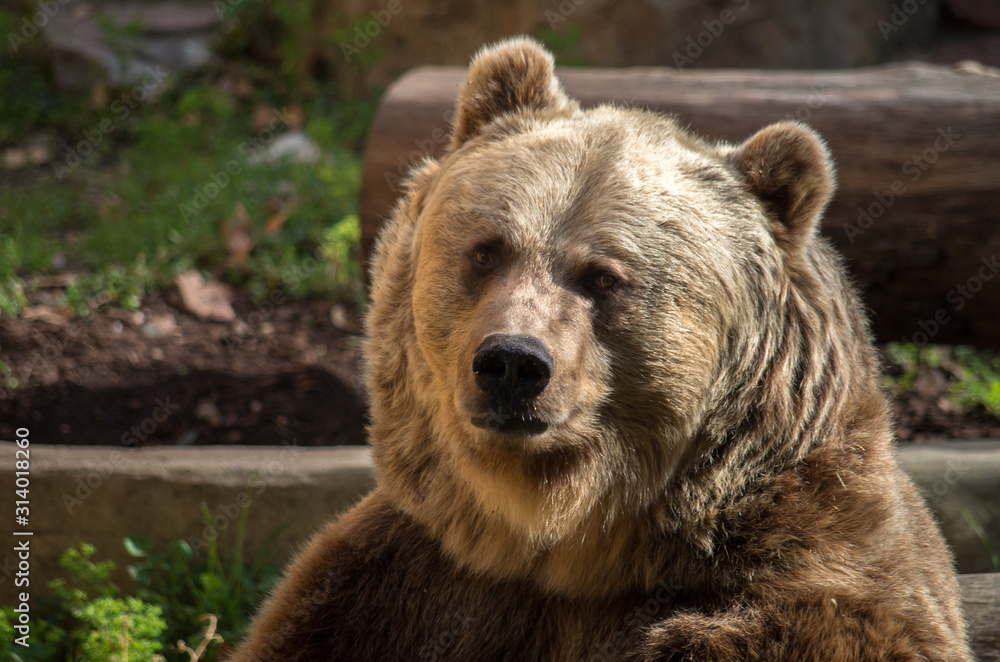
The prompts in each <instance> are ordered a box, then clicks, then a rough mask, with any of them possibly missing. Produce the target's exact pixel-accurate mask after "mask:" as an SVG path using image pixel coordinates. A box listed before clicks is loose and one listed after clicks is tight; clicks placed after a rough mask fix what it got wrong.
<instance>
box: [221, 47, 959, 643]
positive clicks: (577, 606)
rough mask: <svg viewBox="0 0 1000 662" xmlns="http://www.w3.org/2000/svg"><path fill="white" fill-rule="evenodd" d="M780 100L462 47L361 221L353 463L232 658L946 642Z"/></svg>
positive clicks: (932, 575) (826, 186) (874, 386)
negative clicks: (426, 148)
mask: <svg viewBox="0 0 1000 662" xmlns="http://www.w3.org/2000/svg"><path fill="white" fill-rule="evenodd" d="M833 188H834V176H833V171H832V165H831V160H830V156H829V154H828V152H827V150H826V148H825V146H824V144H823V142H822V141H821V140H820V138H819V137H818V136H817V135H816V134H815V133H814V132H813V131H812V130H811V129H809V128H807V127H805V126H803V125H802V124H798V123H795V122H780V123H777V124H774V125H771V126H769V127H766V128H764V129H763V130H761V131H760V132H759V133H757V134H756V135H754V136H752V137H750V138H749V139H748V140H747V141H746V142H744V143H743V144H741V145H735V146H734V145H729V144H724V143H723V144H715V143H710V142H706V141H704V140H702V139H699V138H697V137H695V136H693V135H691V134H690V133H689V132H687V131H686V130H685V129H684V128H682V127H681V126H680V124H679V123H678V122H677V121H676V120H674V119H672V118H669V117H664V116H661V115H657V114H654V113H651V112H647V111H643V110H636V109H627V108H621V107H616V106H610V105H606V106H600V107H597V108H593V109H590V110H581V109H580V107H579V106H578V104H577V103H576V102H574V101H572V100H570V99H568V98H567V97H566V95H565V94H564V93H563V91H562V88H561V86H560V84H559V82H558V80H557V78H556V77H555V75H554V73H553V62H552V58H551V56H550V55H549V54H548V53H546V52H545V51H544V50H543V49H542V48H541V47H539V46H538V45H537V44H536V43H534V42H532V41H530V40H527V39H514V40H510V41H506V42H503V43H501V44H499V45H497V46H494V47H491V48H487V49H485V50H484V51H482V52H481V53H480V54H479V55H477V57H476V58H475V59H474V61H473V62H472V65H471V68H470V71H469V76H468V80H467V82H466V83H465V85H464V87H463V88H462V90H461V92H460V94H459V97H458V106H457V115H456V120H455V123H454V128H453V134H452V138H451V143H450V146H449V149H448V152H447V154H446V155H445V156H444V157H443V158H441V159H440V160H437V161H435V160H427V161H425V162H424V163H423V164H422V165H420V166H419V167H418V168H417V169H416V170H415V172H413V173H412V174H411V175H410V178H409V182H408V187H407V190H406V193H405V194H404V196H403V198H402V200H401V201H400V202H399V204H398V205H397V207H396V209H395V212H394V214H393V217H392V220H391V221H390V222H389V223H388V225H387V227H386V228H385V229H384V231H383V232H382V234H381V237H380V240H379V243H378V247H377V256H376V258H375V262H374V272H373V286H372V295H371V299H372V300H371V309H370V311H369V315H368V317H367V327H366V333H367V341H366V355H367V368H366V369H367V379H368V387H369V389H370V395H371V399H372V403H371V417H372V425H371V429H370V435H371V443H372V446H373V449H374V460H375V466H376V471H377V478H378V488H377V489H376V490H375V491H374V492H373V493H372V494H371V495H369V496H368V497H367V498H366V499H365V500H364V501H362V502H361V503H360V504H359V505H358V506H356V507H355V508H354V509H353V510H352V511H350V512H349V513H347V514H346V515H344V516H343V517H341V518H340V519H339V520H338V521H336V522H334V523H332V524H330V525H329V526H328V527H327V528H326V529H325V530H324V531H322V532H321V533H320V534H319V535H318V536H317V537H316V538H315V539H314V540H313V541H312V543H311V544H310V545H309V546H308V548H307V549H305V551H304V552H303V553H302V554H301V555H300V556H299V558H298V559H297V560H296V561H295V562H294V563H293V564H292V565H291V567H290V568H289V569H288V571H287V574H286V576H285V578H284V580H283V581H282V583H281V584H280V585H279V586H278V587H277V589H276V590H275V592H274V594H273V595H272V596H271V597H270V599H269V600H268V601H267V603H266V604H265V605H264V607H263V608H262V610H261V612H260V614H259V615H258V616H257V618H256V620H255V622H254V624H253V626H252V628H251V631H250V634H249V637H248V639H247V640H246V641H245V642H244V643H243V645H242V646H241V647H240V648H239V649H238V652H237V653H236V655H235V658H234V659H236V660H242V661H264V660H317V661H318V660H373V661H374V660H378V661H384V660H418V659H431V660H470V661H494V660H495V661H500V660H571V661H576V660H622V659H635V660H692V661H693V660H698V661H700V662H709V661H713V662H714V661H723V660H725V661H730V662H737V661H739V662H746V661H749V660H760V661H767V662H808V661H816V662H819V661H823V662H849V661H864V660H871V661H875V660H892V661H894V662H906V661H913V662H916V661H917V660H920V661H955V662H958V661H967V660H971V655H970V652H969V649H968V647H967V644H966V637H965V632H964V625H963V621H962V615H961V608H960V603H959V597H958V588H957V584H956V580H955V576H954V572H953V569H952V564H951V559H950V556H949V552H948V550H947V549H946V547H945V545H944V543H943V541H942V538H941V536H940V534H939V532H938V530H937V528H936V526H935V524H934V522H933V521H932V520H931V518H930V516H929V515H928V511H927V510H926V508H925V506H924V504H923V503H922V501H921V499H920V497H919V496H918V493H917V492H916V490H915V489H914V487H913V485H912V484H911V483H910V481H909V480H908V479H907V477H906V476H905V475H904V474H903V473H902V472H901V471H900V469H899V467H898V466H897V464H896V462H895V460H894V458H893V452H892V443H893V438H892V431H891V425H890V416H889V413H888V410H887V405H886V401H885V398H884V397H883V395H882V394H881V392H880V390H879V369H878V362H877V359H876V355H875V352H874V351H873V348H872V339H871V336H870V334H869V331H868V328H867V323H866V320H865V318H864V316H863V314H862V310H861V306H860V304H859V302H858V299H857V296H856V295H855V293H854V291H853V289H852V287H851V285H850V284H849V282H848V279H847V277H846V276H845V272H844V269H843V266H842V264H841V262H840V260H839V259H838V258H837V256H836V255H835V254H834V252H833V250H831V248H830V246H829V245H828V244H827V242H826V241H825V240H823V239H822V238H821V237H820V236H819V233H818V227H819V222H820V218H821V215H822V213H823V210H824V208H825V206H826V204H827V202H828V200H829V199H830V196H831V193H832V191H833Z"/></svg>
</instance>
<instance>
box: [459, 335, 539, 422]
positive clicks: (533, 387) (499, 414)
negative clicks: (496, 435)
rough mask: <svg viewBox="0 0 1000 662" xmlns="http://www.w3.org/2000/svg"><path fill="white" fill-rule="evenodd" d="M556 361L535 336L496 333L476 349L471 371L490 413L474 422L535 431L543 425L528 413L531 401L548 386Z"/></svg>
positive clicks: (531, 407)
mask: <svg viewBox="0 0 1000 662" xmlns="http://www.w3.org/2000/svg"><path fill="white" fill-rule="evenodd" d="M554 369H555V362H554V361H553V360H552V354H551V353H550V352H549V350H548V348H547V347H546V346H545V343H543V342H542V341H541V340H539V339H538V338H535V337H533V336H527V335H513V334H507V333H495V334H493V335H490V336H488V337H487V338H486V339H485V340H483V342H482V343H481V344H480V345H479V347H478V348H477V349H476V353H475V355H474V356H473V358H472V372H473V375H474V376H475V382H476V386H478V387H479V390H481V391H482V392H483V393H484V394H485V395H486V398H487V402H488V406H489V410H490V415H489V416H485V417H481V418H478V419H477V420H474V421H473V423H474V424H476V425H479V426H480V427H486V428H489V429H493V430H498V431H503V432H507V431H511V432H513V431H520V432H528V433H538V432H542V431H544V429H545V427H547V426H546V424H545V423H544V422H543V421H541V420H539V419H537V418H535V417H532V416H529V415H528V412H529V411H530V410H532V409H533V408H534V407H533V406H532V404H531V401H532V400H533V399H534V398H536V397H538V396H539V395H541V393H542V392H543V391H544V390H545V387H546V386H548V383H549V379H551V377H552V373H553V370H554Z"/></svg>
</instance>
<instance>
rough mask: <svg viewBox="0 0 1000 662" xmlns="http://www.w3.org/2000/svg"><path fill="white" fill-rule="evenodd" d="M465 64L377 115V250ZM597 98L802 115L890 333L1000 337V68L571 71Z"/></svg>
mask: <svg viewBox="0 0 1000 662" xmlns="http://www.w3.org/2000/svg"><path fill="white" fill-rule="evenodd" d="M464 76H465V70H464V69H461V68H454V67H423V68H420V69H416V70H414V71H412V72H410V73H408V74H406V75H405V76H403V77H402V78H400V79H399V80H398V81H397V82H396V83H394V84H393V85H392V86H391V87H390V88H389V89H388V91H387V92H386V95H385V97H384V98H383V100H382V103H381V106H380V108H379V110H378V113H377V115H376V117H375V121H374V123H373V125H372V129H371V134H370V136H369V139H368V145H367V148H366V151H365V163H364V171H363V174H362V186H361V203H360V217H361V225H362V243H363V247H362V248H363V253H364V254H365V255H366V256H367V254H368V251H369V250H370V247H371V243H372V241H373V240H374V237H375V236H376V234H377V232H378V229H379V227H380V226H381V224H382V222H383V221H384V219H385V218H386V217H387V216H388V215H389V213H390V211H391V209H392V205H393V203H394V201H395V198H396V196H397V195H398V193H399V183H400V181H401V180H402V178H403V177H404V176H405V174H406V172H407V170H408V168H409V167H410V166H411V165H412V164H413V163H415V162H416V161H418V160H419V159H421V158H423V157H424V156H425V155H428V154H430V155H440V154H441V152H442V151H443V149H444V147H445V145H446V144H447V140H448V133H449V126H450V119H451V114H452V108H453V105H454V101H455V97H456V95H457V93H458V88H459V86H460V84H461V82H462V80H463V79H464ZM559 76H560V78H561V79H562V81H563V84H564V86H565V88H566V91H567V93H568V94H569V95H570V96H572V97H574V98H577V99H579V100H580V101H581V103H582V104H583V105H584V106H585V107H586V106H593V105H596V104H599V103H604V102H609V101H613V102H615V103H619V104H624V105H630V106H640V107H646V108H650V109H653V110H657V111H660V112H669V113H674V114H676V115H678V116H679V117H680V118H681V119H682V120H683V121H684V122H685V123H687V124H689V125H690V126H691V128H692V129H694V130H695V131H696V132H698V133H699V134H701V135H704V136H707V137H710V138H715V139H724V140H729V141H732V142H736V141H740V140H743V139H744V138H746V137H748V136H750V135H751V134H753V133H754V132H755V131H756V130H757V129H759V128H760V127H762V126H763V125H765V124H768V123H770V122H774V121H777V120H781V119H789V118H791V119H800V120H802V121H805V122H807V123H809V124H811V125H812V126H814V127H815V128H816V129H817V130H818V131H819V132H820V133H821V134H822V135H823V136H824V137H825V138H826V140H827V142H828V144H829V146H830V150H831V152H832V153H833V156H834V159H835V160H836V163H837V170H838V181H839V188H838V192H837V195H836V197H835V199H834V201H833V203H832V204H831V206H830V209H829V211H828V213H827V215H826V220H825V224H824V232H825V234H826V235H827V236H828V237H829V238H830V239H831V240H832V241H833V242H834V243H835V244H836V245H837V247H838V249H839V250H840V251H841V252H842V253H843V254H844V256H845V257H846V258H847V260H848V264H849V267H850V269H851V271H852V273H853V274H854V276H855V278H856V280H857V282H858V284H859V285H860V287H861V288H862V290H863V295H864V300H865V302H866V304H867V305H868V307H869V308H870V309H871V316H872V318H873V325H874V330H875V332H876V335H877V336H878V337H879V339H880V340H881V341H885V342H887V341H893V340H907V341H914V342H918V343H924V342H936V343H968V344H978V345H983V346H994V347H1000V314H997V312H998V311H1000V278H996V276H997V272H998V271H1000V263H998V258H1000V72H997V71H996V70H993V69H988V68H985V67H981V66H978V65H975V66H973V65H967V66H964V67H958V68H955V67H945V66H940V65H928V64H918V63H907V64H895V65H890V66H883V67H876V68H868V69H855V70H844V71H753V70H745V71H743V70H701V71H685V72H678V71H674V70H666V69H617V70H615V69H561V70H560V71H559Z"/></svg>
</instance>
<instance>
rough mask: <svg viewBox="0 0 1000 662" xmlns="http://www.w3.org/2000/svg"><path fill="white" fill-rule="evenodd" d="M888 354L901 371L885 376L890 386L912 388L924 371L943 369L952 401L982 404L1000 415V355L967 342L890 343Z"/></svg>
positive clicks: (893, 388) (973, 404)
mask: <svg viewBox="0 0 1000 662" xmlns="http://www.w3.org/2000/svg"><path fill="white" fill-rule="evenodd" d="M886 354H887V356H888V358H889V361H890V362H891V363H892V365H893V366H895V368H896V372H898V373H899V374H897V375H896V376H892V377H886V387H887V388H888V389H889V390H896V391H899V390H903V391H906V390H910V389H912V388H913V385H914V381H915V380H916V378H917V375H918V374H919V373H920V372H921V371H926V370H937V369H941V371H942V373H943V374H944V375H945V376H946V378H947V379H948V381H949V382H950V393H949V398H950V399H951V400H952V401H953V402H955V403H957V404H960V405H964V406H981V407H983V408H984V409H985V410H986V411H987V412H989V413H990V414H992V415H993V416H996V417H998V418H1000V356H997V355H994V354H992V353H990V352H986V351H984V350H981V349H977V348H975V347H969V346H964V345H958V346H954V347H952V346H944V345H924V346H922V345H916V344H914V343H889V345H887V347H886Z"/></svg>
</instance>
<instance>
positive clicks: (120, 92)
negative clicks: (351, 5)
mask: <svg viewBox="0 0 1000 662" xmlns="http://www.w3.org/2000/svg"><path fill="white" fill-rule="evenodd" d="M265 10H266V6H264V5H262V4H261V3H256V2H253V1H252V0H248V5H247V9H246V11H245V12H243V14H242V15H241V16H240V17H237V18H234V19H232V23H233V25H234V26H236V27H235V28H232V29H229V30H227V31H226V39H225V40H223V41H222V42H221V43H220V46H219V48H220V50H221V51H225V52H226V53H227V55H226V56H225V57H226V58H228V59H223V60H222V61H221V62H217V63H216V64H215V65H213V66H212V67H207V68H206V69H204V70H202V71H198V72H194V73H188V74H183V75H175V76H168V77H167V78H166V80H165V81H164V84H163V86H162V87H160V88H158V92H157V95H156V98H155V100H153V101H149V102H146V103H142V104H138V105H136V104H134V102H133V105H134V107H133V108H130V107H129V105H128V103H126V102H128V101H129V100H130V99H129V97H128V94H129V90H128V89H106V90H103V91H102V93H101V94H96V92H95V91H91V93H88V94H82V95H74V94H71V93H66V92H61V91H57V90H56V89H55V88H54V86H53V85H52V84H51V82H49V81H48V80H47V78H46V76H47V75H48V74H47V67H46V66H45V65H46V62H47V58H48V57H50V56H51V54H50V53H47V52H45V50H44V39H41V38H38V39H35V40H32V41H31V42H30V44H29V46H30V48H25V49H23V50H22V52H20V53H18V54H17V55H13V54H11V53H9V52H6V51H5V52H4V53H3V54H0V83H3V84H4V88H5V89H18V90H23V92H24V93H23V94H21V93H19V94H17V95H0V96H3V99H2V100H0V115H2V116H3V118H4V121H3V123H2V127H0V149H15V150H27V149H28V148H29V147H30V146H31V145H33V144H37V143H38V142H39V141H40V142H41V143H42V144H43V145H46V146H47V147H48V148H49V150H50V152H51V153H52V156H53V159H52V161H51V162H50V163H46V164H43V165H38V166H29V167H26V168H24V169H22V170H20V171H18V172H16V173H14V175H13V176H10V177H4V181H3V183H0V314H4V315H7V316H12V315H15V314H17V312H18V311H19V310H20V308H21V307H23V306H24V305H25V303H26V302H27V301H28V300H29V299H30V298H31V294H32V283H33V279H32V276H37V275H44V274H54V273H61V272H70V273H73V274H82V275H83V277H81V278H80V279H79V280H78V281H77V285H75V286H74V287H72V288H68V289H67V290H66V291H65V292H63V293H62V295H61V296H62V299H61V300H60V302H59V303H62V304H64V305H65V306H66V307H67V308H69V309H71V310H73V311H75V312H76V314H78V315H87V314H90V313H92V312H93V311H94V309H95V306H96V307H97V308H99V307H100V306H103V305H116V306H123V307H135V306H136V305H138V303H139V301H140V300H141V296H142V294H143V293H144V292H145V291H147V290H148V289H149V288H156V287H160V286H162V285H164V284H166V283H169V282H171V281H172V280H173V278H174V277H175V275H176V274H177V273H179V272H181V271H185V270H188V269H192V268H197V269H201V270H203V271H206V272H211V273H212V275H214V276H216V277H219V278H223V279H224V280H227V281H229V282H231V283H233V284H236V285H238V286H242V287H244V288H245V289H246V290H248V291H249V292H250V294H251V296H253V297H255V298H265V297H267V296H268V295H269V294H270V293H272V292H274V290H275V289H276V288H281V289H282V290H283V291H284V292H285V293H286V294H288V295H290V296H292V297H308V296H324V297H328V298H331V299H342V300H343V299H346V300H352V301H355V302H360V300H361V297H362V293H363V287H362V285H361V273H360V269H359V267H358V265H357V260H356V258H357V253H358V248H357V243H358V240H357V237H358V234H359V233H358V230H357V228H356V225H357V214H356V211H357V210H356V201H357V193H358V187H359V177H360V155H359V153H358V146H359V145H360V144H361V142H362V139H363V135H364V132H365V131H366V130H367V125H368V122H369V119H370V117H371V114H372V111H373V108H374V103H373V101H372V98H373V97H372V96H371V95H368V96H359V95H358V94H357V93H356V91H355V90H351V91H350V94H346V93H344V92H343V90H342V89H341V87H343V86H342V85H340V83H339V82H337V81H327V82H326V83H325V84H318V83H316V82H315V81H311V83H310V85H309V86H304V85H299V84H297V83H295V80H294V79H295V76H301V74H300V73H299V72H297V71H294V67H293V66H292V65H291V64H288V63H283V64H281V66H279V67H278V70H277V71H268V69H267V67H266V66H263V65H266V64H267V63H266V62H264V63H261V62H259V61H254V60H253V59H252V58H251V57H249V56H248V55H247V49H249V48H250V47H251V45H252V46H253V47H255V48H257V47H258V42H259V39H258V35H259V33H260V31H261V30H262V28H261V26H260V25H258V24H255V23H253V21H252V20H251V19H255V18H259V17H260V15H261V13H262V12H265ZM305 18H308V17H305ZM261 20H263V19H261ZM267 20H269V21H271V22H272V23H273V22H275V21H278V25H279V26H280V25H282V24H281V23H280V20H282V17H280V16H279V17H277V18H276V17H275V16H271V15H268V17H267ZM283 20H286V21H291V20H303V17H301V16H298V15H297V14H290V15H289V16H288V17H284V19H283ZM19 24H20V17H19V16H18V15H15V14H14V13H12V12H10V11H6V10H0V28H2V27H4V26H7V27H11V26H12V25H13V26H17V25H19ZM269 25H270V24H269ZM286 27H287V26H286ZM277 32H278V33H281V35H283V36H279V37H274V41H275V43H276V44H278V45H280V43H286V42H287V43H291V41H292V40H291V39H289V38H288V34H289V33H290V31H289V30H285V31H284V32H283V33H282V31H281V30H277ZM282 40H283V41H282ZM278 42H280V43H278ZM271 47H272V50H274V51H276V52H280V51H281V49H280V48H277V47H276V46H275V44H271ZM227 49H228V50H227ZM283 57H287V54H285V55H284V56H283ZM265 59H266V58H265ZM234 72H235V74H234ZM225 76H231V77H235V78H240V79H242V80H243V81H244V82H246V83H247V85H246V86H245V88H246V89H244V91H243V92H240V93H237V92H233V91H229V92H224V91H222V90H221V89H220V86H219V84H218V83H219V80H220V79H221V78H223V77H225ZM305 88H308V89H306V91H304V92H303V91H302V90H303V89H305ZM247 90H249V91H247ZM279 90H284V92H279ZM98 91H100V90H98ZM95 98H98V101H97V102H95ZM288 108H294V109H295V110H296V111H298V114H299V115H300V116H302V117H304V120H305V121H304V125H303V127H302V128H303V130H304V131H305V132H306V134H307V135H308V136H309V137H310V138H312V140H314V141H315V142H316V143H318V145H319V146H320V148H321V149H322V151H323V158H322V160H321V161H320V162H319V163H316V164H303V163H287V162H286V163H278V164H271V165H254V164H253V163H252V162H251V160H252V158H251V157H252V156H253V155H254V154H255V153H257V152H259V151H261V150H262V149H263V148H264V147H266V146H267V145H268V144H270V143H271V140H273V135H272V134H271V132H270V131H268V130H267V129H264V130H263V131H262V130H261V129H260V127H259V125H258V127H257V128H255V126H254V113H255V111H256V112H257V113H258V115H259V114H260V113H261V112H262V110H263V112H266V113H269V114H268V115H267V116H268V119H273V120H274V125H275V128H276V131H275V133H280V132H282V131H284V130H286V129H288V128H289V123H290V120H289V119H288V118H289V117H293V118H294V117H295V115H294V114H293V115H291V116H290V115H288V114H284V110H283V109H288ZM81 145H82V147H81ZM74 152H76V153H79V154H81V156H80V158H79V159H77V157H76V155H75V153H74ZM84 152H86V154H85V155H84ZM240 207H242V209H244V210H245V211H246V219H247V227H245V228H237V229H236V231H237V232H238V233H240V235H241V236H243V235H245V238H249V240H250V241H251V242H252V244H253V248H252V250H251V252H250V253H249V255H248V256H246V257H245V259H234V258H233V257H232V256H231V250H230V248H229V237H230V236H231V235H232V231H233V228H232V227H230V226H232V225H233V224H234V223H235V221H233V220H232V219H234V218H239V217H238V216H236V214H237V211H236V210H237V209H238V208H240ZM282 207H283V208H286V209H287V219H286V220H285V221H284V223H283V225H281V228H280V231H278V232H277V233H273V234H272V233H269V232H266V231H265V226H266V224H267V222H268V220H269V219H272V218H273V216H274V214H275V213H276V208H282ZM317 260H319V266H320V267H321V268H317Z"/></svg>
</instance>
